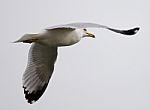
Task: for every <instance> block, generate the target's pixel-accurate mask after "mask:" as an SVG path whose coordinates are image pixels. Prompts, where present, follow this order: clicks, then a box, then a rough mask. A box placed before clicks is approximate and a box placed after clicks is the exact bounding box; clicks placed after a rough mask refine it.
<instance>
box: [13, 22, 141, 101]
mask: <svg viewBox="0 0 150 110" xmlns="http://www.w3.org/2000/svg"><path fill="white" fill-rule="evenodd" d="M87 28H104V29H108V30H110V31H113V32H116V33H120V34H124V35H134V34H136V33H137V32H138V31H139V29H140V28H139V27H136V28H132V29H129V30H119V29H114V28H110V27H108V26H105V25H100V24H96V23H83V22H77V23H70V24H64V25H56V26H51V27H48V28H46V29H45V30H44V32H40V33H37V34H25V35H23V36H22V37H21V38H20V39H19V40H17V41H15V42H14V43H17V42H23V43H32V45H31V48H30V50H29V54H28V64H27V67H26V70H25V72H24V74H23V78H22V80H23V89H24V94H25V98H26V100H27V102H28V103H30V104H32V103H33V102H36V101H37V100H38V99H39V98H40V97H41V96H42V95H43V93H44V91H45V89H46V88H47V85H48V83H49V80H50V78H51V76H52V73H53V71H54V64H55V61H56V59H57V54H58V53H57V48H58V47H61V46H70V45H73V44H76V43H77V42H79V41H80V40H81V39H82V38H85V37H91V38H95V35H94V34H92V33H90V32H88V31H87Z"/></svg>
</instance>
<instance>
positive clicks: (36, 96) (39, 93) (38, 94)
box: [23, 84, 48, 104]
mask: <svg viewBox="0 0 150 110" xmlns="http://www.w3.org/2000/svg"><path fill="white" fill-rule="evenodd" d="M47 85H48V84H45V85H44V86H43V88H42V89H40V90H37V91H33V92H31V93H30V92H29V91H28V90H26V87H24V86H23V89H24V94H25V98H26V100H27V101H28V103H30V104H33V103H34V102H36V101H37V100H38V99H39V98H40V97H41V96H42V95H43V93H44V91H45V89H46V87H47Z"/></svg>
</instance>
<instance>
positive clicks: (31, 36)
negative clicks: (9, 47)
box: [13, 34, 38, 43]
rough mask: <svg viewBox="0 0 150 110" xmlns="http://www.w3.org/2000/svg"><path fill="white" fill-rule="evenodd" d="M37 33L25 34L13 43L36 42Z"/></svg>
mask: <svg viewBox="0 0 150 110" xmlns="http://www.w3.org/2000/svg"><path fill="white" fill-rule="evenodd" d="M37 35H38V34H25V35H23V36H22V37H21V38H20V39H19V40H17V41H15V42H13V43H18V42H23V43H32V42H36V41H37V40H38V37H37Z"/></svg>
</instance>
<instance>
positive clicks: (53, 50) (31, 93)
mask: <svg viewBox="0 0 150 110" xmlns="http://www.w3.org/2000/svg"><path fill="white" fill-rule="evenodd" d="M56 58H57V47H49V46H47V45H44V44H40V43H33V44H32V46H31V48H30V51H29V58H28V65H27V68H26V70H25V73H24V74H23V88H24V94H25V98H26V99H27V100H28V102H29V103H33V102H34V101H36V100H38V99H39V98H40V97H41V96H42V94H43V92H44V91H45V89H46V87H47V85H48V82H49V79H50V78H51V75H52V73H53V70H54V63H55V60H56Z"/></svg>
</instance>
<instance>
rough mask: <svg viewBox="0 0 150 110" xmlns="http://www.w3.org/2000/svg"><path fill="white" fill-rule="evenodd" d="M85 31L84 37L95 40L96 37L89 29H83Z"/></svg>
mask: <svg viewBox="0 0 150 110" xmlns="http://www.w3.org/2000/svg"><path fill="white" fill-rule="evenodd" d="M82 30H83V36H82V37H92V38H95V35H94V34H92V33H90V32H88V31H87V29H85V28H84V29H82Z"/></svg>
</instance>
